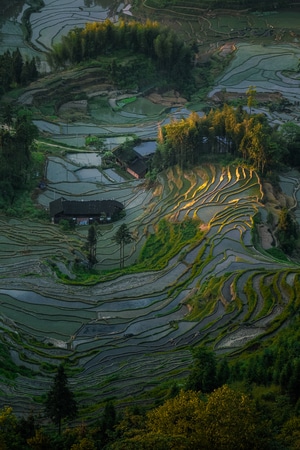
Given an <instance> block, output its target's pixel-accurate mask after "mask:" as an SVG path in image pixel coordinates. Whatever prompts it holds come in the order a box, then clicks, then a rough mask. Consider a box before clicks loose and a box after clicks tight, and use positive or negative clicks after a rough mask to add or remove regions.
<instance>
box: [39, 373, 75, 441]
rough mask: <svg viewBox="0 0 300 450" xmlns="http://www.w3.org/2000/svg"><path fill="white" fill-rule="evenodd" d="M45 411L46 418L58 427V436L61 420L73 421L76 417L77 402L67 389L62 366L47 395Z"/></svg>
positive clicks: (66, 379)
mask: <svg viewBox="0 0 300 450" xmlns="http://www.w3.org/2000/svg"><path fill="white" fill-rule="evenodd" d="M45 411H46V415H47V417H49V418H50V419H51V420H52V422H53V423H55V424H56V425H57V426H58V432H59V434H60V432H61V423H62V420H63V419H65V418H68V419H73V418H75V417H76V416H77V402H76V400H75V397H74V394H73V392H72V391H71V390H70V389H69V387H68V378H67V375H66V373H65V369H64V366H63V365H62V364H61V365H59V366H58V368H57V373H56V375H55V377H54V381H53V384H52V386H51V388H50V390H49V392H48V394H47V398H46V402H45Z"/></svg>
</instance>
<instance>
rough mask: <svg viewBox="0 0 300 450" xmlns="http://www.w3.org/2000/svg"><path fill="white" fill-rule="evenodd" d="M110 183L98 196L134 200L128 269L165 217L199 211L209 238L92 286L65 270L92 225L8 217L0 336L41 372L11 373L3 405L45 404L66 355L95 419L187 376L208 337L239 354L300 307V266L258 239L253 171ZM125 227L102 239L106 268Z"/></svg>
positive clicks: (14, 354) (74, 383) (1, 251)
mask: <svg viewBox="0 0 300 450" xmlns="http://www.w3.org/2000/svg"><path fill="white" fill-rule="evenodd" d="M295 183H296V181H295ZM84 186H85V184H84V183H83V187H84ZM88 188H89V189H90V188H91V185H90V186H88ZM102 188H103V191H101V188H100V187H99V186H98V195H102V194H103V195H110V196H112V195H114V197H115V198H119V199H121V201H124V202H125V204H126V210H127V215H126V217H125V218H124V219H123V220H124V222H125V223H127V225H128V226H129V228H130V231H131V232H132V233H133V235H134V236H135V241H134V242H133V243H132V244H130V245H127V246H126V265H127V266H128V264H129V263H134V262H135V261H138V260H139V255H140V251H141V248H142V246H143V244H144V243H145V241H146V239H147V237H148V238H149V236H151V235H153V234H155V233H156V232H157V230H158V228H159V226H160V224H161V220H162V219H166V220H167V223H178V222H179V223H182V224H184V223H186V221H187V219H197V220H199V227H200V231H199V235H198V234H197V236H199V237H198V239H197V240H195V239H194V240H193V239H190V240H187V241H186V244H185V245H184V246H183V247H182V248H175V249H173V250H174V251H172V248H171V249H169V250H168V252H169V253H168V255H169V257H168V261H167V264H166V265H165V266H162V267H160V268H158V267H156V269H158V270H154V269H153V268H152V267H149V268H147V265H145V263H144V265H143V266H141V265H140V267H143V269H140V270H139V271H137V270H135V271H133V270H132V271H128V270H127V272H125V273H123V274H122V273H121V272H119V271H115V272H111V274H110V276H109V277H108V276H107V275H106V276H103V278H102V281H101V282H99V283H96V284H91V285H89V286H83V285H80V284H77V280H76V278H74V279H71V281H70V279H69V282H68V283H64V282H63V281H62V280H61V279H60V278H58V277H57V273H58V272H57V270H59V271H60V273H61V276H62V278H65V279H66V278H70V276H71V275H72V274H71V272H70V271H69V270H70V268H71V263H72V261H73V260H74V258H75V257H76V255H78V254H80V252H81V251H82V243H83V242H84V241H85V239H86V236H87V229H86V227H81V228H79V229H78V230H77V231H76V232H74V233H73V234H64V233H63V232H62V231H60V228H59V227H58V226H55V225H50V224H49V225H47V226H45V225H40V224H38V223H32V222H28V221H25V220H22V218H20V219H19V220H16V219H13V220H12V219H11V220H9V219H4V218H1V238H0V301H1V334H0V338H1V341H2V342H5V343H8V344H9V346H10V349H11V350H10V355H11V358H12V359H13V361H14V362H15V364H17V365H20V366H25V367H27V368H29V369H32V371H33V372H32V376H29V375H28V374H26V375H24V373H23V372H22V375H20V376H19V377H18V378H17V379H16V380H11V381H8V380H7V379H5V378H2V379H1V385H0V387H1V391H0V397H1V401H2V403H8V404H10V405H12V406H13V407H14V410H15V411H16V413H22V412H23V411H25V410H26V411H29V410H32V408H33V410H34V411H35V412H37V411H39V410H40V409H41V403H40V401H41V398H42V396H43V395H44V393H45V392H46V391H47V389H48V386H49V379H50V378H52V376H53V375H52V373H53V372H52V371H53V367H55V366H56V365H57V364H58V363H59V362H60V361H61V358H62V357H63V358H66V357H67V358H68V359H69V361H70V362H71V364H72V365H73V368H74V370H73V374H74V375H73V376H72V377H71V378H70V382H71V387H72V388H73V390H74V391H75V392H76V394H77V396H78V399H79V402H80V407H81V415H82V416H84V417H86V418H87V419H88V418H93V417H95V416H96V415H97V408H98V405H100V404H101V403H102V402H104V401H105V399H107V398H111V397H115V398H117V399H118V402H119V404H128V403H130V402H131V401H132V400H133V399H134V401H139V400H141V401H142V400H143V401H145V399H147V398H149V399H151V389H153V388H155V386H157V385H158V384H160V383H164V382H166V383H172V381H173V380H175V379H178V380H180V379H182V378H183V377H184V376H186V375H187V373H188V368H189V364H190V363H191V354H190V351H189V347H190V346H193V345H196V344H198V343H200V342H207V343H210V344H211V345H213V346H214V347H215V349H216V350H217V351H218V352H232V351H235V350H236V349H238V348H240V347H241V346H242V345H244V344H247V343H249V342H251V341H252V340H253V339H256V338H257V337H260V338H262V337H263V336H267V335H269V334H270V333H272V332H273V331H274V330H276V329H278V328H279V327H280V326H282V325H283V324H284V323H285V321H286V320H287V319H288V317H289V315H290V314H292V311H293V310H294V308H295V307H297V298H299V295H298V290H299V267H298V266H297V265H295V264H294V263H292V262H289V261H285V262H283V261H279V260H276V259H274V258H272V257H271V256H270V255H269V254H268V253H267V252H266V251H263V250H261V251H259V250H258V249H256V248H255V247H254V246H253V244H252V237H251V233H252V232H251V230H252V225H253V217H254V216H255V215H256V214H257V213H259V212H260V213H261V216H262V217H264V215H265V209H264V207H263V204H262V203H261V200H262V191H261V185H260V181H259V179H258V177H257V175H256V173H255V172H253V171H249V170H247V169H244V168H242V167H226V168H221V167H217V166H212V165H206V166H202V167H199V168H197V169H195V170H193V171H189V172H185V173H182V172H181V171H180V170H179V169H178V168H174V169H172V170H169V171H168V172H167V173H165V174H162V175H161V176H160V179H159V184H158V185H157V186H156V188H155V189H153V190H146V189H145V187H144V186H143V184H142V183H138V182H132V183H130V182H126V186H124V185H123V183H111V184H105V185H104V186H102ZM50 192H51V191H50ZM88 192H89V194H91V195H92V194H93V192H91V190H89V191H88ZM95 192H96V191H95ZM95 192H94V193H95ZM120 223H122V222H117V223H115V224H114V226H113V227H111V228H110V229H106V230H105V232H104V233H102V236H101V237H100V238H99V240H98V248H97V255H98V257H99V258H98V259H99V264H98V268H99V269H101V265H103V267H104V268H105V267H107V266H109V265H111V266H115V267H116V266H118V255H119V253H118V248H117V247H116V246H115V245H114V244H113V242H112V240H111V237H112V235H113V234H114V233H115V231H116V228H117V227H118V226H119V225H120ZM182 226H183V227H184V225H182ZM171 238H172V242H176V236H175V238H174V236H171ZM166 241H167V240H166ZM162 253H163V252H162ZM68 274H69V275H70V276H69V277H68Z"/></svg>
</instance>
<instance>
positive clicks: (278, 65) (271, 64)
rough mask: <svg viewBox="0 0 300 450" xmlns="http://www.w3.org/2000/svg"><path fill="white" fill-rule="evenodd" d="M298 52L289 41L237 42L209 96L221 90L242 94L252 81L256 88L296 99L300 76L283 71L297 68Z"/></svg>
mask: <svg viewBox="0 0 300 450" xmlns="http://www.w3.org/2000/svg"><path fill="white" fill-rule="evenodd" d="M299 56H300V50H299V48H298V47H296V46H291V45H285V44H276V45H259V44H246V43H241V44H238V45H237V52H236V54H235V57H234V59H233V60H232V62H231V64H230V66H229V67H228V69H227V70H226V71H225V74H223V75H222V77H221V78H220V80H219V81H218V84H217V86H216V87H215V88H214V90H213V91H212V92H211V93H210V96H213V94H214V93H215V92H217V91H222V90H225V91H226V90H227V91H229V92H235V93H241V94H244V93H245V92H246V91H247V89H248V88H249V86H251V85H252V86H255V88H256V90H257V92H264V93H274V92H280V93H281V94H282V95H283V96H284V97H286V98H287V99H288V100H289V101H290V102H292V103H294V102H299V100H300V93H299V92H300V90H299V87H300V80H299V79H297V78H294V77H292V76H288V75H286V76H283V74H282V72H283V71H285V73H289V71H290V72H291V73H294V72H295V71H297V67H298V61H299Z"/></svg>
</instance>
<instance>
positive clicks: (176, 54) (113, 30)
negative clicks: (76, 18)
mask: <svg viewBox="0 0 300 450" xmlns="http://www.w3.org/2000/svg"><path fill="white" fill-rule="evenodd" d="M120 50H126V51H127V52H129V53H130V54H133V55H136V54H143V55H145V56H146V57H147V58H150V59H151V60H152V61H153V62H154V63H155V65H156V68H157V70H159V71H160V72H161V73H164V74H165V75H166V76H167V77H168V78H169V79H172V80H173V81H176V84H177V86H180V85H181V84H182V82H186V81H187V80H190V74H191V68H192V53H191V49H190V48H189V47H188V46H187V45H185V43H184V42H183V41H182V40H181V39H179V37H178V36H177V35H176V34H175V33H174V32H173V31H172V30H170V29H169V28H163V27H161V26H160V25H159V24H158V23H157V22H151V21H147V22H146V23H145V24H142V23H140V22H136V21H130V22H125V21H120V22H119V23H118V24H113V23H112V22H111V21H110V20H105V21H104V22H94V23H87V24H86V25H85V28H83V29H80V28H75V29H73V30H71V31H70V32H69V33H68V34H67V35H66V36H63V37H62V41H61V43H59V44H55V45H54V46H53V50H52V51H51V52H50V53H49V54H48V62H49V64H50V66H51V67H56V68H57V67H61V66H66V65H67V64H70V63H71V64H78V63H80V62H81V61H85V60H89V59H101V57H103V56H107V55H109V54H111V53H112V52H113V53H114V54H116V55H117V52H118V51H120ZM124 56H125V55H124V54H123V55H121V57H122V58H123V59H124ZM121 66H122V64H121ZM117 70H120V66H119V61H118V58H117V57H116V59H115V60H114V61H113V63H112V72H113V73H115V72H116V71H117Z"/></svg>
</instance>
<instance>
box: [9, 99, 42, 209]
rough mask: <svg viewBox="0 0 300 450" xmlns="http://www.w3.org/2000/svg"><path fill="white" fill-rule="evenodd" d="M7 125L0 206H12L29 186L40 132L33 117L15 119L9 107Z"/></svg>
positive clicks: (20, 116)
mask: <svg viewBox="0 0 300 450" xmlns="http://www.w3.org/2000/svg"><path fill="white" fill-rule="evenodd" d="M4 115H5V117H4V126H2V128H1V129H0V205H1V206H3V205H7V204H12V203H13V201H14V198H15V194H16V192H17V191H20V190H22V189H23V188H24V186H25V185H26V182H27V180H28V176H29V172H28V170H29V167H30V163H31V148H32V144H33V141H34V139H35V138H36V137H37V135H38V130H37V127H36V126H35V125H33V124H32V122H31V118H30V116H29V115H28V114H27V113H26V112H24V111H20V112H19V114H18V115H17V117H16V118H15V119H13V116H12V111H11V107H10V105H7V106H6V109H5V114H4Z"/></svg>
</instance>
